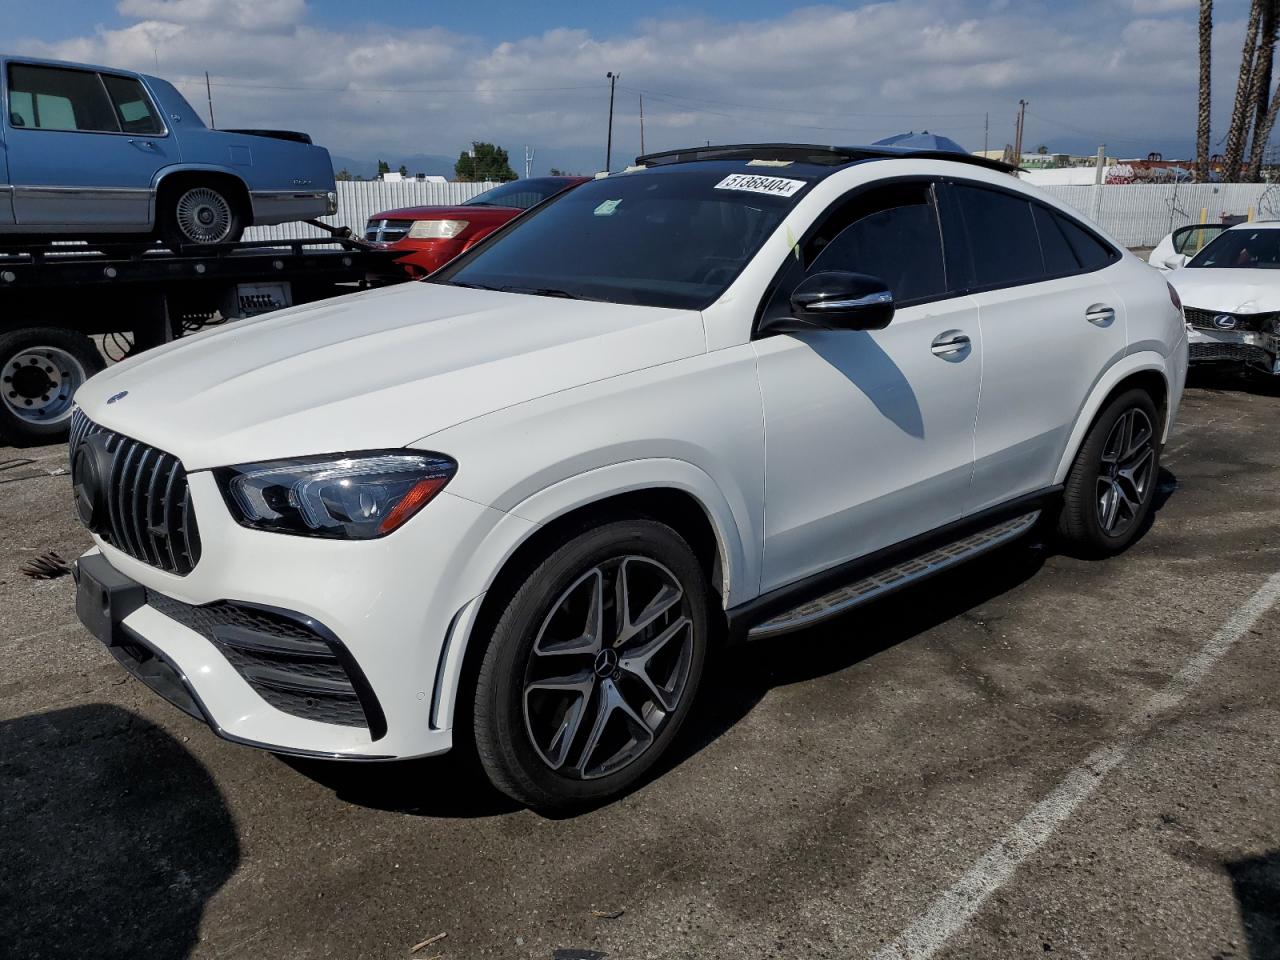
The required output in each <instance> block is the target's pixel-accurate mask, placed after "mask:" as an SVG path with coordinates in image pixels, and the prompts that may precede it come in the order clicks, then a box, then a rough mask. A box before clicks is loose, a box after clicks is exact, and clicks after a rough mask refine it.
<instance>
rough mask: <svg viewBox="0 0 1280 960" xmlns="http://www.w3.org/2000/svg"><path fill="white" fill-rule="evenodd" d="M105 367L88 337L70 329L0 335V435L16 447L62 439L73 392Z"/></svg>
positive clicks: (31, 329)
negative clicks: (17, 445) (16, 445)
mask: <svg viewBox="0 0 1280 960" xmlns="http://www.w3.org/2000/svg"><path fill="white" fill-rule="evenodd" d="M105 366H106V362H105V361H104V360H103V359H102V354H100V353H99V352H98V348H97V347H96V346H94V343H93V341H92V340H90V339H89V338H88V337H87V336H85V335H84V334H83V333H80V332H78V331H75V330H64V329H61V328H59V327H24V328H22V329H19V330H11V331H8V332H6V333H0V437H3V438H4V439H5V440H6V441H8V442H10V443H14V444H19V445H30V444H38V443H56V442H58V441H59V440H63V439H65V438H66V436H67V429H68V427H69V426H70V425H71V411H72V409H73V408H74V401H73V397H74V395H75V391H76V390H77V389H79V387H80V385H81V384H83V383H84V382H85V381H86V380H88V379H89V378H90V377H91V376H93V375H94V374H95V373H97V372H98V371H99V370H101V369H102V368H103V367H105Z"/></svg>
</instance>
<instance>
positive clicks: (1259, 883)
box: [1223, 849, 1280, 960]
mask: <svg viewBox="0 0 1280 960" xmlns="http://www.w3.org/2000/svg"><path fill="white" fill-rule="evenodd" d="M1223 866H1224V868H1225V869H1226V871H1227V874H1228V875H1229V876H1230V877H1231V884H1232V886H1233V887H1234V888H1235V895H1236V902H1237V903H1238V904H1239V905H1240V923H1241V926H1243V927H1244V935H1245V939H1246V940H1247V942H1248V946H1249V954H1248V955H1249V960H1280V849H1277V850H1272V851H1271V852H1270V853H1266V854H1263V855H1262V856H1260V857H1250V858H1248V859H1244V860H1233V861H1230V862H1228V863H1225V864H1223Z"/></svg>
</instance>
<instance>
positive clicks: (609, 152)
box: [604, 70, 621, 173]
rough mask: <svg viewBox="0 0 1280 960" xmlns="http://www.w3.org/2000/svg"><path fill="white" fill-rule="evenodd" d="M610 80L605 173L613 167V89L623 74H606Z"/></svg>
mask: <svg viewBox="0 0 1280 960" xmlns="http://www.w3.org/2000/svg"><path fill="white" fill-rule="evenodd" d="M605 76H606V77H607V78H608V79H609V136H608V139H607V140H605V147H604V172H605V173H609V172H611V171H612V167H613V88H614V86H616V85H617V83H618V77H619V76H621V74H617V73H614V72H613V71H612V70H611V71H609V72H608V73H606V74H605Z"/></svg>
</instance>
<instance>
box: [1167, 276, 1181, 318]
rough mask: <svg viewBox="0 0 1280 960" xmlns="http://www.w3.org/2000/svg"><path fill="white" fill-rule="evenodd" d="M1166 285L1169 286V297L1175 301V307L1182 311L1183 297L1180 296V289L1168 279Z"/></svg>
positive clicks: (1179, 311)
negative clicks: (1174, 287)
mask: <svg viewBox="0 0 1280 960" xmlns="http://www.w3.org/2000/svg"><path fill="white" fill-rule="evenodd" d="M1164 285H1165V286H1166V287H1168V288H1169V299H1170V300H1172V301H1173V309H1175V310H1177V311H1178V313H1182V298H1181V297H1180V296H1178V291H1177V290H1175V289H1173V284H1172V283H1170V282H1169V281H1168V280H1166V281H1165V282H1164Z"/></svg>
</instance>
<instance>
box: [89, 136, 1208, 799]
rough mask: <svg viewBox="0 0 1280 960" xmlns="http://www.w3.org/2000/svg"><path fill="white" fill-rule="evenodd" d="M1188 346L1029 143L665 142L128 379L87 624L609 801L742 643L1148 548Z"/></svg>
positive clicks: (257, 689) (214, 677) (377, 741)
mask: <svg viewBox="0 0 1280 960" xmlns="http://www.w3.org/2000/svg"><path fill="white" fill-rule="evenodd" d="M1186 362H1187V346H1186V333H1185V329H1184V324H1183V318H1182V313H1181V310H1180V308H1179V307H1178V305H1177V303H1176V299H1175V298H1174V297H1172V295H1171V291H1170V289H1169V288H1168V286H1167V285H1166V283H1165V280H1164V278H1163V277H1162V276H1161V275H1160V274H1159V273H1158V272H1157V271H1155V270H1153V269H1152V268H1151V267H1149V266H1147V265H1146V264H1144V263H1142V262H1141V261H1140V260H1138V259H1137V258H1135V257H1133V256H1132V255H1130V254H1128V253H1126V252H1124V251H1123V250H1122V249H1121V248H1120V247H1119V246H1117V245H1116V243H1115V242H1114V241H1113V240H1111V239H1109V238H1107V237H1106V236H1105V235H1103V234H1102V233H1100V232H1099V231H1098V230H1097V229H1096V228H1095V227H1093V226H1091V225H1088V224H1086V223H1083V222H1082V221H1081V220H1080V219H1079V218H1078V217H1077V215H1076V214H1074V213H1073V212H1072V211H1071V210H1070V209H1069V208H1066V207H1064V206H1062V205H1061V204H1059V203H1057V202H1056V201H1054V200H1053V199H1051V198H1049V197H1047V196H1045V195H1044V194H1042V193H1040V192H1038V191H1037V190H1035V189H1034V188H1031V187H1028V186H1027V185H1025V184H1023V183H1020V182H1019V181H1018V180H1016V179H1015V178H1014V177H1012V176H1009V175H1008V173H1007V172H1006V171H1005V170H1004V169H1003V168H1001V167H1000V166H999V165H995V164H991V163H989V162H985V161H980V160H977V159H976V158H971V157H965V156H962V155H955V154H931V153H912V152H909V151H894V150H892V149H883V148H832V147H805V146H793V145H791V146H789V145H761V146H750V145H748V146H737V147H715V148H708V149H694V150H688V151H676V152H673V153H668V154H658V155H652V156H648V157H642V158H640V160H639V161H638V163H637V165H636V166H635V167H631V168H629V169H628V170H626V171H625V172H623V173H621V174H617V175H612V176H608V177H602V178H598V179H596V180H595V181H592V182H589V183H586V184H584V185H582V186H580V187H578V188H577V189H575V190H573V191H570V192H568V193H566V194H563V195H561V196H560V197H558V198H556V199H554V200H551V201H548V202H547V203H545V204H543V205H541V206H538V207H535V208H533V209H532V210H531V211H530V212H529V213H528V214H526V215H524V216H522V217H521V218H519V219H517V220H515V221H513V222H512V223H511V224H509V225H508V226H507V227H505V228H503V229H502V230H500V231H498V232H497V233H495V234H493V235H492V236H491V237H490V238H489V239H487V240H486V241H485V242H483V243H481V244H480V245H478V246H477V247H475V248H474V249H472V250H470V251H469V252H467V253H465V254H463V255H462V256H461V257H460V258H459V259H457V260H455V261H454V262H453V263H451V264H450V265H448V266H447V267H445V268H444V269H442V270H441V271H439V272H437V273H435V274H434V275H432V276H431V277H430V278H429V280H427V281H424V282H418V283H407V284H404V285H401V286H395V287H391V288H387V289H382V290H377V291H371V292H367V293H364V294H357V295H354V296H350V297H346V298H343V299H340V300H337V301H328V302H324V303H315V304H309V305H307V306H303V307H298V308H294V309H289V310H284V311H281V312H279V313H276V314H272V315H270V316H265V317H261V318H257V319H254V320H250V321H243V322H240V323H237V324H235V325H234V326H230V327H227V328H225V329H221V330H217V331H211V332H208V333H203V334H199V335H197V336H193V337H189V338H183V339H181V340H179V341H177V342H174V343H171V344H168V345H166V346H164V347H161V348H159V349H156V350H152V351H149V352H147V353H144V354H142V355H140V356H138V357H136V358H134V359H130V360H128V361H126V362H124V363H121V364H119V365H117V366H115V367H112V368H111V369H109V370H107V371H105V372H103V373H101V374H99V375H97V376H95V377H93V378H92V379H91V380H90V381H88V382H87V383H86V384H85V385H84V386H83V387H82V388H81V389H80V390H79V392H78V394H77V402H78V410H77V413H76V416H75V423H74V427H73V431H72V437H71V457H72V468H73V479H74V489H75V499H76V508H77V510H78V512H79V514H80V516H81V518H82V519H83V521H84V522H85V524H86V525H87V526H88V527H89V529H90V530H91V531H92V532H93V536H94V541H95V546H94V548H93V549H91V550H89V551H88V552H87V553H86V554H85V555H84V556H83V557H81V558H80V560H79V563H78V567H77V572H76V575H77V578H78V584H79V585H78V592H77V609H78V613H79V616H80V617H81V619H82V620H83V621H84V622H85V624H86V625H87V626H88V627H89V628H90V629H91V630H92V631H93V632H94V633H95V634H96V635H97V636H98V637H99V638H100V639H101V640H102V641H103V642H104V643H105V644H106V645H107V646H108V647H109V649H110V650H111V652H112V653H113V655H114V656H115V657H116V658H117V659H118V660H119V661H120V663H121V664H123V665H124V666H125V667H126V668H127V669H128V670H129V671H130V672H131V673H133V674H134V675H135V676H137V677H139V678H141V679H142V680H144V681H145V682H146V683H148V684H149V685H150V686H152V687H153V688H154V689H156V690H157V691H158V692H159V693H161V694H162V695H163V696H165V697H166V698H168V699H169V700H171V701H172V702H173V703H175V704H176V705H177V706H179V707H181V708H183V709H185V710H186V711H188V712H189V713H191V714H192V715H194V716H196V717H199V718H201V719H203V720H204V721H206V722H207V723H208V724H209V725H210V726H211V727H212V728H213V730H214V731H216V732H217V733H218V734H219V735H220V736H222V737H225V738H227V739H230V740H234V741H237V742H241V743H247V744H252V745H255V746H259V747H264V748H266V749H269V750H273V751H277V752H280V753H288V754H301V755H307V756H315V757H327V758H339V759H347V760H388V759H393V758H401V757H418V756H424V755H429V754H438V753H441V752H444V751H446V750H449V749H450V748H452V747H459V748H464V747H465V748H467V749H471V750H474V751H475V752H476V753H477V754H478V756H479V759H480V761H481V763H482V764H483V767H484V770H485V771H486V772H487V774H488V776H489V777H490V778H491V779H492V780H493V782H494V784H496V785H497V787H498V788H500V789H501V790H503V791H505V792H506V793H508V794H510V795H511V796H513V797H515V798H518V799H519V800H520V801H522V802H524V803H527V804H529V805H532V806H534V807H541V808H557V807H560V808H563V807H568V806H572V805H575V804H582V803H585V802H593V801H599V800H601V799H603V798H606V797H609V796H612V795H616V794H617V793H619V792H620V791H623V790H625V789H627V788H629V787H631V786H632V785H634V784H635V783H636V782H637V781H638V780H639V779H640V778H642V777H643V776H644V775H645V773H646V771H647V770H649V769H650V768H651V767H652V765H653V764H654V762H655V761H656V760H657V759H658V758H659V757H660V756H661V755H662V754H663V752H664V750H666V749H667V748H668V746H669V745H670V744H671V742H672V739H673V738H674V737H675V736H676V734H677V732H678V730H679V729H680V726H681V723H682V722H683V721H684V719H685V717H686V716H687V714H688V712H689V709H690V704H691V703H692V701H693V699H694V696H695V694H696V693H697V691H698V687H699V685H700V684H701V683H702V682H703V681H704V677H703V672H704V665H705V663H706V662H707V653H708V649H709V648H710V647H712V645H714V644H718V643H740V642H748V641H750V640H752V639H755V638H761V637H773V636H776V635H779V634H782V633H785V632H787V631H792V630H796V629H799V628H802V627H805V626H806V625H808V624H812V623H815V622H817V621H820V620H822V619H824V618H827V617H830V616H833V615H836V614H839V613H841V612H842V611H845V610H848V609H850V608H852V607H855V606H856V605H858V604H859V603H863V602H865V601H867V600H869V599H871V598H874V597H878V596H880V595H882V594H884V593H885V592H887V591H889V590H893V589H895V588H898V587H902V586H905V585H908V584H912V583H915V582H917V581H919V580H920V579H921V578H923V577H925V576H927V575H929V574H931V573H933V572H935V571H938V570H942V569H944V568H946V567H948V566H950V565H952V564H955V563H957V562H960V561H963V560H965V559H967V558H969V557H973V556H975V555H977V554H980V553H982V552H983V551H987V550H990V549H992V548H994V547H996V546H998V545H1000V544H1003V543H1006V542H1009V541H1011V540H1013V539H1015V538H1017V537H1019V536H1020V535H1022V534H1023V533H1025V532H1026V531H1028V530H1029V529H1030V528H1031V527H1032V526H1033V524H1035V523H1036V522H1037V520H1039V519H1043V520H1045V521H1046V522H1047V523H1048V524H1050V525H1052V526H1053V527H1054V528H1056V530H1057V532H1058V534H1059V536H1060V538H1061V542H1062V543H1063V544H1065V547H1064V549H1069V550H1071V551H1073V552H1078V553H1086V554H1092V555H1106V554H1112V553H1115V552H1117V551H1120V550H1122V549H1124V548H1125V547H1126V546H1128V545H1129V544H1130V543H1131V542H1132V541H1133V540H1134V539H1135V537H1137V536H1138V535H1139V534H1140V532H1141V531H1142V530H1143V528H1144V524H1145V522H1146V520H1147V518H1148V513H1149V511H1150V509H1151V502H1152V497H1153V495H1154V492H1155V488H1156V474H1157V470H1158V464H1159V459H1160V450H1161V446H1162V444H1163V442H1164V441H1165V438H1166V436H1167V434H1168V429H1169V424H1170V423H1171V422H1172V420H1173V419H1174V415H1175V413H1176V411H1177V406H1178V401H1179V398H1180V396H1181V393H1182V388H1183V381H1184V379H1185V371H1186Z"/></svg>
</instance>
